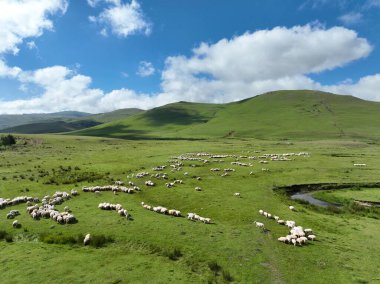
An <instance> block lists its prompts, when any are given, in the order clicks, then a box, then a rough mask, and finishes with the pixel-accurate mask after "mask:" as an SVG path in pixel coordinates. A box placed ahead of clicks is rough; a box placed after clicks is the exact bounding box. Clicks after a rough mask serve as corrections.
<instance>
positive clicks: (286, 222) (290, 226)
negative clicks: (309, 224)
mask: <svg viewBox="0 0 380 284" xmlns="http://www.w3.org/2000/svg"><path fill="white" fill-rule="evenodd" d="M285 225H286V226H287V227H288V228H289V229H291V228H293V227H295V225H296V222H295V221H285Z"/></svg>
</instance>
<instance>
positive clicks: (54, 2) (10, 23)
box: [0, 0, 68, 54]
mask: <svg viewBox="0 0 380 284" xmlns="http://www.w3.org/2000/svg"><path fill="white" fill-rule="evenodd" d="M67 5H68V4H67V1H66V0H18V1H14V0H1V1H0V27H1V28H0V54H1V53H5V52H12V53H13V54H17V53H18V51H19V50H18V48H17V46H18V45H19V44H20V43H21V42H22V41H23V39H25V38H29V37H37V36H40V35H41V34H42V33H43V31H44V30H52V29H53V23H52V21H51V20H50V19H49V16H50V15H53V14H56V13H58V12H60V13H63V14H64V13H65V12H66V9H67Z"/></svg>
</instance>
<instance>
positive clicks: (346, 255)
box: [0, 135, 380, 283]
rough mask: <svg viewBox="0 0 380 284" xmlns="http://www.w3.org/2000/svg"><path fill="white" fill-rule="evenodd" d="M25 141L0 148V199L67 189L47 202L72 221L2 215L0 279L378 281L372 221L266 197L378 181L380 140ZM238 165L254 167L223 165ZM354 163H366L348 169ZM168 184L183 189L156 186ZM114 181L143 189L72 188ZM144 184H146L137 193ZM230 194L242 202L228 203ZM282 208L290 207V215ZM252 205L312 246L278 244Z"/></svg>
mask: <svg viewBox="0 0 380 284" xmlns="http://www.w3.org/2000/svg"><path fill="white" fill-rule="evenodd" d="M23 137H24V141H20V143H19V145H17V146H15V147H12V148H8V149H2V150H1V151H0V198H14V197H16V196H23V195H26V196H33V197H39V198H40V199H42V197H43V196H45V195H50V196H51V195H52V194H53V193H54V192H56V191H66V192H70V190H71V189H76V190H78V192H79V196H76V197H73V198H71V199H70V200H67V201H65V202H64V203H63V204H61V205H57V206H56V207H57V208H58V209H59V211H63V208H64V207H65V206H68V207H69V208H70V209H71V210H72V213H73V214H74V215H75V217H76V218H77V220H78V222H77V223H75V224H65V225H61V224H58V223H56V222H54V221H52V220H51V219H43V218H41V219H40V220H33V219H32V218H31V217H30V215H29V214H28V213H27V212H26V210H25V209H26V204H19V205H16V206H11V207H6V208H4V209H0V231H3V232H5V233H6V234H7V236H8V238H5V236H4V237H3V238H4V240H0V251H1V253H0V264H1V265H0V277H1V281H0V282H1V283H30V282H42V283H43V282H46V281H49V280H51V281H54V282H56V283H65V282H68V281H70V282H81V283H89V282H93V283H130V282H133V283H207V282H209V283H223V282H236V283H301V282H305V281H307V282H309V283H333V282H334V283H377V282H380V276H379V273H378V272H379V271H380V261H379V260H380V257H379V255H380V238H379V237H378V235H379V232H380V230H379V222H380V221H379V219H378V218H379V217H380V215H379V214H377V213H376V212H374V213H373V214H371V215H363V214H356V213H355V212H351V211H342V212H336V211H335V210H331V209H330V208H327V209H323V208H314V207H313V206H309V205H307V204H303V203H302V202H300V203H297V202H295V201H292V200H290V199H288V198H287V197H286V196H284V195H282V194H279V193H278V192H276V191H274V190H273V187H274V186H279V185H291V184H302V183H321V182H377V181H379V178H378V177H379V176H380V175H379V174H380V151H379V150H380V145H378V144H376V143H374V142H371V143H366V142H358V141H313V142H310V141H302V142H288V141H262V140H254V139H224V140H218V139H215V140H214V139H211V140H199V141H186V140H181V141H171V140H149V141H139V140H134V141H127V140H119V139H107V138H95V137H79V136H54V135H41V136H38V135H33V136H23ZM299 152H308V153H309V155H308V156H292V157H290V158H291V159H292V160H291V161H271V160H270V159H261V158H258V159H252V160H250V159H248V158H246V157H248V156H260V155H263V154H269V153H279V154H281V153H299ZM185 153H211V154H226V155H235V156H234V157H227V158H215V159H212V158H207V159H208V160H209V162H208V163H204V162H202V161H197V160H182V161H181V162H182V163H183V165H182V166H181V169H180V170H173V171H172V168H171V167H170V166H169V165H170V164H171V163H173V161H174V160H176V159H175V158H174V157H178V156H179V155H183V154H185ZM241 156H242V157H241ZM202 158H204V157H202ZM237 159H238V161H239V162H241V163H251V164H252V166H248V167H245V166H239V165H236V164H231V162H236V160H237ZM221 160H223V161H221ZM260 160H267V161H268V163H267V164H261V163H260V162H259V161H260ZM354 163H366V164H367V166H366V167H360V168H358V167H354V166H353V164H354ZM160 165H167V167H166V168H165V169H164V170H163V171H162V172H165V173H167V174H168V176H169V179H168V180H160V179H155V178H154V177H151V176H150V175H149V176H147V177H144V178H136V177H135V175H136V174H137V173H140V172H149V173H150V174H156V173H161V172H155V171H153V170H152V168H154V167H157V166H160ZM211 168H221V169H222V170H223V169H225V168H233V169H235V171H234V172H229V175H227V176H224V177H222V176H221V174H222V173H223V172H217V171H216V172H214V171H210V169H211ZM262 168H266V169H268V171H262ZM185 172H188V175H184V173H185ZM251 172H252V173H251ZM132 175H133V177H132ZM195 177H201V179H200V180H197V179H196V178H195ZM175 179H181V180H183V184H176V185H175V186H174V187H172V188H167V187H166V186H165V183H166V182H168V181H173V180H175ZM116 180H121V181H124V182H128V181H133V182H134V183H135V184H136V185H137V186H138V187H140V189H141V191H139V192H136V193H134V194H126V193H122V192H118V193H117V194H113V193H112V192H101V193H100V194H95V193H91V192H83V191H82V187H83V186H95V185H108V184H113V183H114V181H116ZM147 180H152V181H153V182H154V183H155V186H146V185H145V181H147ZM195 187H201V189H202V190H200V191H196V190H195ZM236 192H239V193H240V195H241V196H240V197H237V196H234V193H236ZM344 192H348V191H344ZM377 192H378V190H377ZM349 193H350V192H349ZM334 194H335V193H334ZM102 202H109V203H119V204H121V205H122V206H123V208H125V209H127V210H128V212H129V214H130V215H131V218H130V219H127V218H122V217H120V216H118V214H117V213H115V212H114V211H104V210H100V209H99V208H98V204H99V203H102ZM141 202H145V203H146V204H152V205H154V206H157V205H160V206H165V207H168V208H170V209H171V208H175V209H178V210H180V211H181V212H182V215H183V216H185V217H173V216H168V215H163V214H157V213H155V212H152V211H149V210H146V209H144V208H143V207H142V206H141ZM289 205H293V206H295V208H296V210H295V211H291V210H289ZM12 209H15V210H19V211H20V213H21V215H19V216H17V217H16V218H17V220H18V221H19V222H20V224H21V225H22V227H21V228H13V227H12V221H13V220H8V219H7V218H6V214H7V213H8V212H9V211H10V210H12ZM260 209H263V210H266V211H268V212H271V213H272V214H275V215H278V216H280V217H281V218H283V219H285V220H295V221H296V222H297V224H301V225H303V226H304V227H310V228H312V229H313V231H314V232H315V234H316V235H317V240H316V241H313V242H309V243H308V244H307V245H304V246H296V247H295V246H293V245H285V244H283V243H281V242H279V241H278V240H277V238H278V237H280V236H283V235H284V234H286V233H287V231H288V229H287V228H286V227H285V226H280V225H278V224H276V222H275V221H274V220H269V219H267V218H265V217H264V216H262V215H260V214H259V213H258V211H259V210H260ZM188 212H196V213H198V214H199V215H201V216H205V217H209V218H211V219H212V224H204V223H202V222H194V221H190V220H188V219H187V218H186V213H188ZM254 221H259V222H263V223H264V224H265V227H266V229H267V230H265V231H263V230H260V229H258V228H256V227H255V224H254ZM87 233H91V234H92V235H94V236H103V237H104V238H106V239H107V240H108V241H106V242H104V243H100V245H99V247H94V246H83V244H82V242H81V241H82V239H83V236H84V235H86V234H87ZM0 236H1V234H0Z"/></svg>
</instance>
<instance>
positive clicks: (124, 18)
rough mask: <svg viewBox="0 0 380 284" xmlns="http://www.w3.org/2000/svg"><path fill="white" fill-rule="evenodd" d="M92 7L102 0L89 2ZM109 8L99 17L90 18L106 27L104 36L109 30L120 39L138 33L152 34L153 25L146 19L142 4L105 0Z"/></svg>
mask: <svg viewBox="0 0 380 284" xmlns="http://www.w3.org/2000/svg"><path fill="white" fill-rule="evenodd" d="M87 2H88V3H89V5H90V6H92V7H95V6H96V5H97V4H98V3H100V2H102V0H88V1H87ZM103 2H105V3H106V4H108V7H107V8H105V9H104V10H103V11H102V12H101V13H100V14H99V15H98V16H97V17H95V16H90V17H89V20H90V21H91V22H96V23H99V24H102V25H104V28H103V29H102V31H101V34H102V35H106V34H108V32H107V30H108V29H110V30H111V32H112V33H113V34H115V35H117V36H120V37H128V36H130V35H133V34H136V33H144V34H145V35H149V34H150V33H151V29H152V25H151V23H150V22H149V21H148V20H147V19H146V18H145V16H144V14H143V12H142V9H141V6H140V4H139V3H138V2H137V1H136V0H132V1H131V2H130V3H129V4H128V3H125V4H124V3H123V2H122V1H121V0H103Z"/></svg>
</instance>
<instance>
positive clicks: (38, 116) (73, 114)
mask: <svg viewBox="0 0 380 284" xmlns="http://www.w3.org/2000/svg"><path fill="white" fill-rule="evenodd" d="M88 115H90V113H85V112H78V111H62V112H54V113H31V114H0V129H4V128H9V127H14V126H18V125H23V124H29V123H38V122H46V121H57V120H64V119H70V118H80V117H85V116H88Z"/></svg>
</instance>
